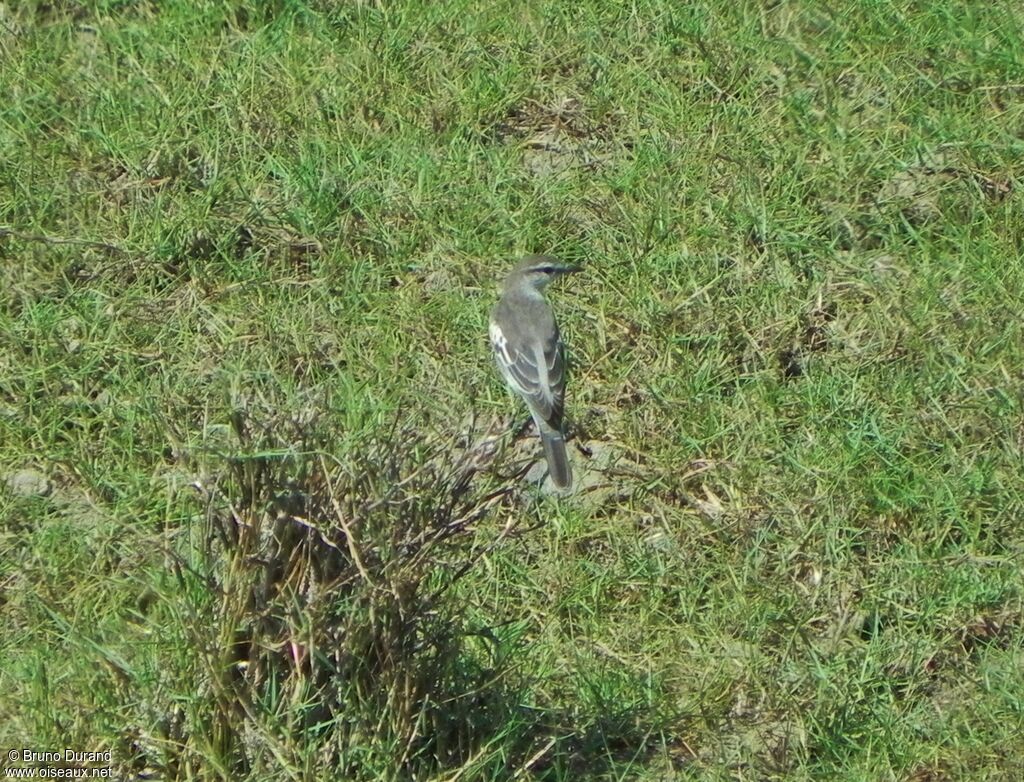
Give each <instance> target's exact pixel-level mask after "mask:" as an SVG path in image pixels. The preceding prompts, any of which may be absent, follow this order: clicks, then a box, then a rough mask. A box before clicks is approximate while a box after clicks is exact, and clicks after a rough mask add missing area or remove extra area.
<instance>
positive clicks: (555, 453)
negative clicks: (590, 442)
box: [489, 255, 581, 492]
mask: <svg viewBox="0 0 1024 782" xmlns="http://www.w3.org/2000/svg"><path fill="white" fill-rule="evenodd" d="M578 271H581V269H580V267H579V266H576V265H573V264H568V263H563V262H562V261H560V260H558V259H557V258H554V257H552V256H550V255H527V256H526V257H525V258H523V259H521V260H520V261H519V262H518V263H517V264H516V266H515V267H514V268H513V269H512V271H511V272H509V274H508V276H507V277H505V281H504V283H503V285H502V290H501V296H500V298H499V299H498V303H497V304H495V305H494V308H493V309H492V310H491V317H490V326H489V334H490V339H491V347H492V348H493V350H494V357H495V359H496V361H497V364H498V369H499V370H500V372H501V375H502V377H503V378H504V380H505V383H506V384H507V385H508V387H509V388H510V389H511V390H512V391H514V392H515V393H516V394H518V395H519V396H521V397H522V398H523V400H524V401H525V402H526V406H527V407H528V408H529V410H530V415H531V416H533V421H534V423H535V424H536V426H537V431H538V433H539V434H540V440H541V444H542V445H543V446H544V458H545V459H546V460H547V464H548V474H549V475H550V476H551V481H552V483H553V484H554V486H555V488H557V489H559V490H560V491H563V492H564V491H568V490H569V489H570V488H572V468H571V466H570V465H569V456H568V454H567V453H566V450H565V431H564V428H563V416H564V412H565V374H566V360H565V345H564V343H563V342H562V337H561V334H560V333H559V331H558V323H557V322H556V321H555V314H554V312H552V310H551V306H550V305H549V304H548V302H547V301H546V300H545V298H544V293H543V292H544V289H545V288H546V287H547V286H548V284H549V283H551V282H552V281H553V280H555V279H557V278H558V277H561V276H562V275H564V274H573V273H575V272H578Z"/></svg>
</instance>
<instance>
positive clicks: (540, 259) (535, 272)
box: [508, 255, 580, 290]
mask: <svg viewBox="0 0 1024 782" xmlns="http://www.w3.org/2000/svg"><path fill="white" fill-rule="evenodd" d="M578 271H580V267H579V266H576V265H574V264H571V263H565V262H564V261H560V260H558V258H554V257H552V256H550V255H527V256H526V257H525V258H523V259H522V260H521V261H519V263H518V264H516V267H515V269H513V270H512V273H511V274H510V275H509V278H508V279H509V282H512V281H513V280H517V281H520V282H522V283H525V284H527V285H529V286H530V287H532V288H535V289H536V290H544V288H546V287H547V285H548V283H550V282H551V281H552V280H554V279H556V278H558V277H561V276H562V275H563V274H574V273H575V272H578Z"/></svg>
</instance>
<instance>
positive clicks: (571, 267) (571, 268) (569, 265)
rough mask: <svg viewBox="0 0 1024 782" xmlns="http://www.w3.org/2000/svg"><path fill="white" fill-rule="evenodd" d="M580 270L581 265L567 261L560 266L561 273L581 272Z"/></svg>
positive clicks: (581, 269)
mask: <svg viewBox="0 0 1024 782" xmlns="http://www.w3.org/2000/svg"><path fill="white" fill-rule="evenodd" d="M581 271H583V267H582V266H577V265H576V264H574V263H567V264H566V265H565V266H563V267H562V268H561V273H562V274H576V272H581Z"/></svg>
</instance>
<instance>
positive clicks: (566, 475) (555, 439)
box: [539, 427, 572, 491]
mask: <svg viewBox="0 0 1024 782" xmlns="http://www.w3.org/2000/svg"><path fill="white" fill-rule="evenodd" d="M539 428H540V441H541V443H543V445H544V458H545V459H547V462H548V474H549V475H551V482H552V483H554V484H555V487H556V488H558V489H560V490H562V491H565V490H566V489H568V488H569V487H570V486H572V468H571V467H570V466H569V454H567V453H566V452H565V436H564V435H563V434H562V433H561V432H559V431H556V430H552V429H547V428H546V427H539Z"/></svg>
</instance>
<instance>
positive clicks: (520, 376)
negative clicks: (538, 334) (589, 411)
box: [490, 324, 565, 430]
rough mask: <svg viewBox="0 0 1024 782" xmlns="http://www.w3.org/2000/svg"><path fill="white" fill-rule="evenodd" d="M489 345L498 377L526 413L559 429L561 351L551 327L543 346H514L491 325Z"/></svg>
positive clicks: (562, 392)
mask: <svg viewBox="0 0 1024 782" xmlns="http://www.w3.org/2000/svg"><path fill="white" fill-rule="evenodd" d="M490 335H491V345H492V346H493V347H494V355H495V356H496V357H497V360H498V367H499V368H500V369H501V374H502V375H503V376H504V377H505V380H506V381H507V382H508V384H509V385H510V386H511V387H512V389H513V390H514V391H516V393H518V394H519V395H520V396H522V397H523V399H525V400H526V404H527V405H528V406H529V408H530V412H531V413H533V414H534V415H535V416H536V417H539V418H540V420H542V421H543V422H544V423H546V424H547V425H548V426H550V427H551V428H553V429H557V430H561V428H562V413H563V410H564V407H565V350H564V348H563V346H562V341H561V339H559V336H558V328H557V326H556V327H555V330H554V332H553V333H552V335H551V338H550V339H547V340H545V341H544V342H543V343H535V344H516V343H514V342H512V341H510V340H509V339H507V338H506V336H505V334H503V333H502V331H501V329H500V328H499V327H498V326H497V324H491V331H490Z"/></svg>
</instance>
